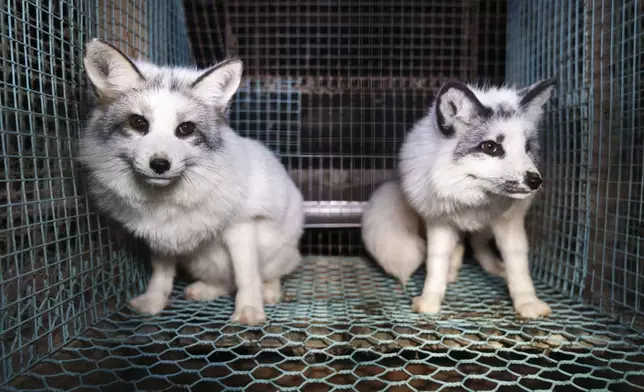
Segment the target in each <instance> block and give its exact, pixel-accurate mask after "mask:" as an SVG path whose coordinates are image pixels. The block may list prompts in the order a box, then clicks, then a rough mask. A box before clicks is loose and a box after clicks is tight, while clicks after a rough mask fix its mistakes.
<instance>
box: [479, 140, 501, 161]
mask: <svg viewBox="0 0 644 392" xmlns="http://www.w3.org/2000/svg"><path fill="white" fill-rule="evenodd" d="M479 148H480V149H481V151H483V153H485V154H487V155H489V156H491V157H498V156H501V155H503V153H504V151H503V147H502V146H501V145H500V144H499V143H496V142H493V141H491V140H486V141H484V142H483V143H481V144H480V145H479Z"/></svg>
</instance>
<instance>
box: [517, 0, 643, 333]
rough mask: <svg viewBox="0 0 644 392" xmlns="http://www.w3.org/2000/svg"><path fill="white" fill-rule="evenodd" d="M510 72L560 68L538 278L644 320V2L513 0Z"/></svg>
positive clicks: (520, 74)
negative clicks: (643, 228)
mask: <svg viewBox="0 0 644 392" xmlns="http://www.w3.org/2000/svg"><path fill="white" fill-rule="evenodd" d="M510 10H511V12H510V13H509V15H508V21H509V25H508V29H509V30H511V31H513V34H511V35H509V36H508V37H509V39H508V67H507V75H508V80H509V81H511V82H515V83H518V84H519V85H527V84H529V83H533V82H535V81H537V80H539V78H542V77H546V76H549V75H556V77H557V79H558V86H557V93H556V96H555V99H554V100H553V102H552V104H551V105H550V107H549V110H548V112H547V115H546V118H545V121H544V132H543V139H544V142H545V146H546V147H545V161H546V171H547V174H546V180H547V184H546V187H545V192H543V193H542V194H541V198H540V202H539V203H538V204H537V205H536V206H535V208H534V209H533V214H532V219H531V222H530V223H529V227H531V228H532V231H531V236H532V238H531V240H532V242H533V245H534V249H533V265H534V272H535V273H536V276H538V277H539V278H541V279H543V280H544V281H546V282H548V283H549V284H551V285H552V286H553V287H556V288H558V289H561V290H563V291H564V292H566V293H569V294H570V295H571V296H573V297H576V298H580V299H585V300H589V301H590V302H592V303H594V304H597V305H598V306H599V308H600V309H602V310H603V311H605V312H609V313H612V314H615V315H617V316H619V317H620V318H621V320H622V321H624V322H626V323H628V324H630V325H633V326H637V327H638V328H640V329H642V327H644V317H643V316H644V270H643V269H642V257H643V253H642V252H644V248H642V246H643V245H644V242H642V240H643V238H644V237H643V235H644V231H642V230H641V227H642V226H641V225H642V200H643V199H642V198H643V197H644V194H643V193H642V190H643V189H644V172H643V171H642V163H643V161H644V153H643V149H644V147H643V146H644V144H643V143H644V128H643V126H642V120H644V117H643V116H644V101H643V93H644V78H643V77H642V75H643V71H642V66H643V64H642V53H643V52H644V46H643V44H644V32H643V31H644V30H643V29H642V27H643V26H644V25H643V23H644V3H643V2H641V1H639V2H638V1H630V0H621V1H610V2H609V1H594V2H586V1H564V0H559V1H543V0H540V1H532V2H521V1H515V2H513V3H512V6H511V7H510Z"/></svg>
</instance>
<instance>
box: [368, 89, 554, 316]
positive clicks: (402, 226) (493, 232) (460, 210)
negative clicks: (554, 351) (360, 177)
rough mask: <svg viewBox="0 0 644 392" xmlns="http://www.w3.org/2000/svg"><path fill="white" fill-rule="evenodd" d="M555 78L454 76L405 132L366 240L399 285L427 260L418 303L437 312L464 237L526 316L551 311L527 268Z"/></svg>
mask: <svg viewBox="0 0 644 392" xmlns="http://www.w3.org/2000/svg"><path fill="white" fill-rule="evenodd" d="M554 86H555V81H554V80H553V79H547V80H542V81H540V82H538V83H535V84H533V85H532V86H530V87H528V88H525V89H522V90H517V89H514V88H510V87H507V86H502V87H494V86H487V87H484V88H477V87H475V86H471V85H466V84H463V83H460V82H448V83H446V84H444V85H443V86H442V87H441V89H440V90H439V92H438V94H437V96H436V100H435V102H434V103H433V105H432V106H431V107H430V109H429V112H428V114H427V115H426V116H425V117H423V118H422V119H420V120H419V121H418V122H417V123H416V124H414V126H413V128H412V129H411V131H410V132H409V133H408V135H407V136H406V138H405V141H404V142H403V146H402V148H401V151H400V161H399V168H398V179H397V180H394V181H390V182H388V183H385V184H383V185H381V186H380V187H379V188H378V189H377V190H376V191H375V192H374V193H373V195H372V196H371V198H370V200H369V202H368V203H367V206H366V207H365V210H364V213H363V217H362V238H363V242H364V244H365V247H366V248H367V250H368V251H369V253H370V254H371V255H372V256H373V258H374V259H375V260H376V261H377V262H378V263H379V264H380V265H381V266H382V268H383V269H384V270H385V271H386V272H387V273H389V274H391V275H393V276H394V277H396V278H397V279H399V280H400V281H401V282H402V283H403V284H405V283H406V282H407V280H408V279H409V277H410V276H411V274H413V273H414V271H415V270H416V269H418V267H419V266H420V265H421V264H422V263H423V261H424V262H425V263H426V267H427V276H426V279H425V284H424V287H423V291H422V294H421V295H420V296H418V297H416V298H414V299H413V302H412V309H413V310H414V311H416V312H420V313H437V312H439V310H440V307H441V303H442V301H443V297H444V295H445V290H446V287H447V283H448V282H450V281H455V280H456V279H457V274H458V270H459V268H460V266H461V263H462V258H463V251H464V248H463V241H464V239H465V236H467V239H468V240H469V242H470V244H471V246H472V250H473V255H474V258H475V259H476V260H478V262H479V263H480V264H481V266H482V267H483V268H484V269H485V270H486V271H488V272H490V273H492V274H497V275H505V278H506V280H507V283H508V288H509V291H510V295H511V297H512V300H513V305H514V308H515V310H516V312H517V313H518V314H519V315H520V316H522V317H526V318H536V317H540V316H545V315H548V314H550V312H551V310H550V307H549V306H548V305H547V304H546V303H544V302H543V301H541V300H540V299H539V298H538V297H537V295H536V293H535V289H534V285H533V282H532V279H531V276H530V272H529V266H528V241H527V235H526V232H525V227H524V220H525V215H526V213H527V211H528V209H529V207H530V205H531V203H532V200H533V199H534V197H535V195H536V193H537V192H538V190H539V189H541V184H542V181H543V180H542V178H541V174H540V172H539V169H538V167H539V165H540V145H539V123H540V120H541V118H542V116H543V105H544V104H545V103H546V102H547V101H548V100H549V99H550V96H551V93H552V90H553V88H554ZM423 234H424V235H423ZM491 239H494V240H495V241H496V244H497V246H498V248H499V250H500V253H501V256H502V259H503V262H501V260H499V258H498V257H497V256H496V255H495V254H494V252H493V251H492V248H491V247H490V245H489V241H490V240H491Z"/></svg>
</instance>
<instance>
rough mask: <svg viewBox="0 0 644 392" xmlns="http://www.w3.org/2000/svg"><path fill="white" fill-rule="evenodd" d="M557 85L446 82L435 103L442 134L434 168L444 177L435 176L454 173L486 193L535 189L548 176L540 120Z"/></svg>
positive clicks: (517, 195) (521, 193)
mask: <svg viewBox="0 0 644 392" xmlns="http://www.w3.org/2000/svg"><path fill="white" fill-rule="evenodd" d="M554 85H555V81H554V80H552V79H548V80H543V81H540V82H538V83H536V84H534V85H532V86H530V87H528V88H526V89H524V90H518V91H517V90H513V89H510V88H505V87H504V88H488V89H481V90H479V89H475V88H473V87H470V86H467V85H465V84H462V83H458V82H450V83H447V84H445V85H444V86H443V87H442V88H441V90H440V91H439V93H438V95H437V98H436V102H435V106H434V110H435V121H436V128H437V131H438V132H439V135H440V139H442V142H440V143H439V144H440V145H441V147H438V151H437V153H438V157H437V159H438V161H437V162H435V163H436V165H434V170H433V173H434V174H436V175H440V177H441V178H442V179H438V178H436V179H435V180H436V181H435V182H436V183H440V182H443V183H445V178H447V177H449V178H450V181H449V182H461V185H462V186H463V187H465V188H467V189H468V192H473V193H478V192H480V193H481V197H484V194H495V195H500V196H505V197H509V198H513V199H524V198H527V197H529V196H530V195H532V194H534V193H535V192H536V191H537V190H538V189H539V188H540V187H541V184H542V182H543V180H542V178H541V174H540V172H539V169H538V167H539V163H540V162H539V161H540V145H539V138H538V136H539V132H538V125H539V121H540V120H541V117H542V113H543V109H542V108H543V105H544V104H545V103H546V102H547V101H548V99H549V98H550V95H551V93H552V90H553V88H554ZM441 167H442V168H443V169H444V170H442V169H441ZM458 188H461V186H459V187H455V189H458Z"/></svg>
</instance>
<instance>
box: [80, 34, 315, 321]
mask: <svg viewBox="0 0 644 392" xmlns="http://www.w3.org/2000/svg"><path fill="white" fill-rule="evenodd" d="M84 62H85V68H86V72H87V75H88V77H89V80H90V81H91V83H92V85H93V87H94V91H95V92H96V95H97V97H98V104H97V105H96V106H95V108H94V109H93V111H92V112H91V116H90V119H89V121H88V125H87V127H86V129H85V130H84V132H83V134H82V137H81V140H80V151H79V161H80V163H81V164H82V166H83V167H84V168H85V169H86V171H87V172H88V178H89V190H90V194H91V196H92V197H93V200H94V201H95V203H96V205H97V206H98V208H99V209H100V211H102V212H103V213H105V214H107V215H108V216H110V217H111V218H112V219H114V220H116V221H118V222H119V223H120V224H122V225H123V226H124V227H125V228H126V229H127V230H128V231H129V232H131V233H132V234H133V235H134V236H137V237H139V238H142V239H144V240H145V241H146V242H147V244H148V245H149V246H150V249H151V251H152V259H151V262H152V276H151V279H150V281H149V284H148V287H147V290H146V291H145V292H144V293H143V294H141V295H140V296H138V297H136V298H134V299H132V300H131V302H130V303H131V305H132V306H133V307H134V308H135V309H136V310H138V311H139V312H142V313H148V314H157V313H159V312H161V311H162V310H163V309H164V308H165V306H166V304H167V302H168V298H169V296H170V293H171V290H172V286H173V280H174V277H175V272H176V268H177V267H179V266H181V267H183V268H184V269H185V270H186V271H187V272H188V273H189V274H190V275H191V276H192V277H194V278H195V279H196V281H195V282H194V283H192V284H191V285H189V286H188V287H187V288H186V290H185V296H186V297H187V298H189V299H193V300H200V301H210V300H214V299H215V298H217V297H219V296H223V295H229V294H233V293H234V294H235V310H234V313H233V314H232V316H231V320H232V321H234V322H240V323H245V324H258V323H262V322H264V321H265V320H266V315H265V310H264V303H268V304H273V303H276V302H278V301H279V299H280V295H281V288H280V278H281V277H282V276H284V275H286V274H288V273H290V272H291V271H293V270H294V269H295V268H296V266H297V265H298V263H299V262H300V260H301V255H300V252H299V250H298V243H299V240H300V237H301V235H302V233H303V224H304V213H303V201H302V196H301V194H300V192H299V190H298V189H297V188H296V186H295V184H294V183H293V182H292V180H291V178H290V177H289V176H288V174H287V172H286V170H285V168H284V167H283V166H282V164H281V163H280V162H279V160H278V159H277V157H275V156H274V155H273V153H272V152H270V151H269V150H268V149H267V148H265V147H264V146H263V145H262V144H260V143H259V142H257V141H254V140H251V139H248V138H244V137H241V136H239V135H237V134H236V133H235V132H234V131H233V130H232V129H231V128H230V127H229V125H228V123H227V119H226V111H227V107H228V105H229V102H230V100H231V98H232V97H233V95H234V94H235V92H236V91H237V89H238V87H239V84H240V81H241V77H242V62H241V61H240V60H236V59H230V60H226V61H224V62H221V63H219V64H217V65H214V66H212V67H210V68H208V69H202V70H200V69H194V68H182V67H162V66H158V65H155V64H152V63H149V62H145V61H139V60H132V59H130V58H128V57H127V56H126V55H124V54H123V53H122V52H120V51H119V50H118V49H116V48H115V47H114V46H112V45H111V44H108V43H107V42H104V41H101V40H98V39H94V40H92V41H91V42H89V43H88V44H87V46H86V54H85V59H84Z"/></svg>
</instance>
